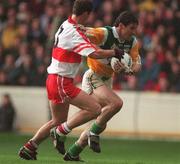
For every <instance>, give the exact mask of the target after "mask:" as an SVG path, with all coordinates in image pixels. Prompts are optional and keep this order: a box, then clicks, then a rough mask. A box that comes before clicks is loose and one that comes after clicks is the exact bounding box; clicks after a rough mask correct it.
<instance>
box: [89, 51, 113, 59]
mask: <svg viewBox="0 0 180 164" xmlns="http://www.w3.org/2000/svg"><path fill="white" fill-rule="evenodd" d="M113 56H115V52H114V50H103V49H97V50H96V52H93V53H92V54H90V55H89V57H90V58H94V59H104V58H109V57H113Z"/></svg>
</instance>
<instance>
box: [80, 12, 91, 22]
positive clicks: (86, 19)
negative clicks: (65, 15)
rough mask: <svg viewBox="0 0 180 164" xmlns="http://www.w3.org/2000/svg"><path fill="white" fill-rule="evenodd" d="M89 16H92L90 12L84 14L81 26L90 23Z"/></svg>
mask: <svg viewBox="0 0 180 164" xmlns="http://www.w3.org/2000/svg"><path fill="white" fill-rule="evenodd" d="M89 16H90V13H89V12H85V13H83V14H82V17H81V24H83V25H85V24H86V23H87V21H88V18H89Z"/></svg>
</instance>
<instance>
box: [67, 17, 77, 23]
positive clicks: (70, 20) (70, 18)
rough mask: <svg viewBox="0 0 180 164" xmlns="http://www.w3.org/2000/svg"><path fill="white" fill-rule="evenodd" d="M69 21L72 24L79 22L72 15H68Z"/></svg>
mask: <svg viewBox="0 0 180 164" xmlns="http://www.w3.org/2000/svg"><path fill="white" fill-rule="evenodd" d="M68 22H69V23H71V24H77V22H76V21H75V20H73V19H72V17H71V16H69V17H68Z"/></svg>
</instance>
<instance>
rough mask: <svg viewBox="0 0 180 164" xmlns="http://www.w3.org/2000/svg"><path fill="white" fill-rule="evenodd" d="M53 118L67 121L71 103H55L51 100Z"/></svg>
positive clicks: (58, 120)
mask: <svg viewBox="0 0 180 164" xmlns="http://www.w3.org/2000/svg"><path fill="white" fill-rule="evenodd" d="M49 104H50V110H51V115H52V119H53V120H54V121H57V122H60V123H61V122H65V121H66V120H67V117H68V112H69V104H68V103H58V104H55V103H53V102H52V101H49Z"/></svg>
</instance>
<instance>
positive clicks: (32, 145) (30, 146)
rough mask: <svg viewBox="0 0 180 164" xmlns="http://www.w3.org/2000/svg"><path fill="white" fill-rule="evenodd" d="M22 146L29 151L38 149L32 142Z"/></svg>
mask: <svg viewBox="0 0 180 164" xmlns="http://www.w3.org/2000/svg"><path fill="white" fill-rule="evenodd" d="M24 146H25V147H26V148H27V149H29V150H30V151H36V150H37V148H38V145H37V144H36V143H35V142H34V141H33V140H30V141H29V142H27V143H26V144H25V145H24Z"/></svg>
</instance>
